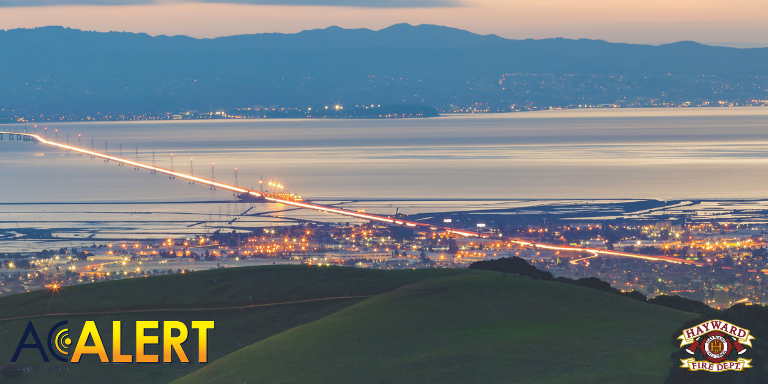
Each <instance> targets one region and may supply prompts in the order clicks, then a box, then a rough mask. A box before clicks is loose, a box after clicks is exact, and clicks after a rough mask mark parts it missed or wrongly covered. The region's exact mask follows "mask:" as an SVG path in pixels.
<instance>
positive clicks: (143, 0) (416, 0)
mask: <svg viewBox="0 0 768 384" xmlns="http://www.w3.org/2000/svg"><path fill="white" fill-rule="evenodd" d="M167 3H220V4H227V3H228V4H253V5H309V6H347V7H360V8H439V7H456V6H460V5H462V4H463V0H0V7H32V6H53V5H146V4H167Z"/></svg>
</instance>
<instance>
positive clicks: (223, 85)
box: [0, 24, 768, 116]
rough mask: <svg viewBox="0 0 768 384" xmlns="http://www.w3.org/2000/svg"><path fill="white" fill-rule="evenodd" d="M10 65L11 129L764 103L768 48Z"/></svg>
mask: <svg viewBox="0 0 768 384" xmlns="http://www.w3.org/2000/svg"><path fill="white" fill-rule="evenodd" d="M0 52H3V55H0V103H1V104H2V107H3V108H2V109H3V111H2V112H1V113H2V114H5V115H6V116H7V115H13V114H16V115H21V114H27V115H34V114H67V113H81V114H82V113H89V114H91V113H101V114H140V113H149V112H159V111H177V110H190V109H194V110H216V109H226V108H245V107H252V106H256V105H259V106H269V105H277V106H283V107H295V108H304V107H309V106H316V105H317V106H322V105H329V104H333V103H342V104H344V105H358V104H359V105H368V104H377V105H380V104H422V105H429V106H434V107H437V108H439V109H442V110H446V109H450V108H455V107H457V106H459V107H462V108H463V107H470V106H478V105H484V106H489V105H490V106H500V107H502V108H509V107H510V106H512V105H526V104H536V105H539V106H546V105H568V104H580V103H582V102H583V103H584V104H599V103H616V102H617V100H630V99H632V100H634V99H637V98H646V99H647V98H649V99H654V98H661V99H663V98H665V97H667V98H679V99H680V100H683V99H713V100H714V99H723V98H727V99H744V100H748V99H760V98H768V95H766V94H768V85H766V84H765V82H766V81H767V80H766V76H768V66H766V65H765V63H766V62H767V61H768V48H753V49H737V48H726V47H715V46H708V45H703V44H699V43H695V42H678V43H673V44H666V45H659V46H652V45H637V44H621V43H610V42H606V41H601V40H587V39H579V40H572V39H563V38H555V39H542V40H533V39H527V40H510V39H505V38H502V37H499V36H496V35H479V34H474V33H471V32H468V31H464V30H460V29H455V28H449V27H443V26H435V25H418V26H412V25H408V24H396V25H393V26H390V27H388V28H384V29H382V30H378V31H373V30H369V29H342V28H339V27H329V28H326V29H317V30H307V31H303V32H299V33H295V34H279V33H265V34H252V35H238V36H228V37H219V38H214V39H196V38H191V37H187V36H149V35H147V34H142V33H128V32H94V31H81V30H77V29H69V28H63V27H41V28H35V29H14V30H6V31H0ZM552 83H554V86H553V84H552Z"/></svg>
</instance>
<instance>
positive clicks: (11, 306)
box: [0, 266, 462, 384]
mask: <svg viewBox="0 0 768 384" xmlns="http://www.w3.org/2000/svg"><path fill="white" fill-rule="evenodd" d="M461 272H462V271H461V270H449V269H420V270H415V271H414V270H401V271H380V270H371V269H359V268H341V267H330V268H329V267H324V268H318V267H307V266H264V267H245V268H229V269H217V270H212V271H203V272H193V273H185V274H174V275H166V276H157V277H147V278H136V279H125V280H117V281H108V282H100V283H91V284H84V285H78V286H73V287H63V288H62V289H60V290H59V291H58V292H52V291H50V290H46V291H36V292H29V293H23V294H16V295H10V296H7V295H2V296H5V297H0V345H2V346H3V348H2V349H0V372H2V368H3V367H4V366H5V365H6V364H8V362H10V361H11V356H12V355H13V353H14V351H15V346H16V345H17V344H18V343H19V338H20V337H21V335H22V334H23V331H24V328H25V327H26V325H27V322H28V321H30V320H31V321H33V323H34V325H35V327H36V328H37V330H38V332H44V331H47V329H48V328H49V327H51V326H52V325H53V324H56V323H57V322H59V321H62V320H68V321H69V328H70V331H71V332H72V334H75V335H77V334H79V333H80V329H82V326H83V324H84V322H85V321H86V320H92V321H95V322H96V324H97V325H98V326H99V330H100V334H101V338H102V340H103V342H104V344H105V347H106V348H107V350H109V351H111V350H112V348H111V340H112V333H111V327H110V326H109V324H111V322H112V321H113V320H119V321H122V322H123V324H133V322H134V321H138V320H148V321H165V320H173V321H183V322H185V323H186V324H187V325H189V324H190V322H191V321H193V320H205V321H211V320H212V321H215V322H216V328H215V330H214V331H211V336H210V339H209V348H208V349H209V351H210V356H209V359H210V360H211V361H213V360H215V359H218V358H220V357H222V356H225V355H227V354H229V353H231V352H234V351H236V350H238V349H240V348H243V347H245V346H248V345H250V344H253V343H255V342H258V341H260V340H263V339H265V338H267V337H269V336H272V335H276V334H278V333H280V332H283V331H286V330H288V329H291V328H293V327H296V326H298V325H302V324H306V323H309V322H312V321H315V320H318V319H321V318H323V317H325V316H328V315H330V314H332V313H334V312H337V311H339V310H341V309H343V308H346V307H348V306H350V305H353V304H354V303H357V302H359V301H361V300H364V299H365V298H366V297H368V296H370V295H376V294H380V293H384V292H388V291H391V290H393V289H395V288H397V287H401V286H403V285H406V284H410V283H413V282H416V281H419V280H423V279H429V278H434V277H443V276H450V275H453V274H457V273H461ZM226 308H230V309H226ZM40 337H41V338H45V337H47V334H43V333H41V335H40ZM134 341H135V329H134V328H132V327H127V326H126V327H125V329H124V330H123V343H124V348H125V351H126V352H127V351H134V350H135V342H134ZM43 342H45V340H44V341H43ZM160 349H161V346H160V345H152V346H149V347H148V348H147V351H148V352H147V353H150V354H161V351H160ZM184 349H185V350H186V351H187V353H190V352H191V351H195V350H197V340H196V338H194V337H192V336H190V339H189V340H188V341H187V342H186V343H185V344H184ZM190 359H192V358H191V357H190ZM17 364H18V365H19V366H29V365H32V366H44V367H45V366H60V365H61V364H56V363H50V364H46V363H43V362H42V361H41V359H40V355H39V353H38V352H37V351H35V350H31V351H30V350H25V351H24V352H22V353H21V355H20V357H19V360H18V361H17ZM67 365H68V366H69V367H70V371H69V372H66V374H62V375H56V374H47V375H46V374H39V373H21V374H19V375H17V376H16V377H13V378H8V379H6V378H4V377H3V375H2V374H0V382H2V383H18V384H24V383H35V384H37V383H111V384H122V383H125V384H128V383H145V384H153V383H157V384H160V383H163V384H164V383H168V382H170V381H172V380H175V379H177V378H180V377H182V376H184V375H187V374H189V373H191V372H194V371H195V370H197V369H200V368H201V367H202V366H204V365H203V364H197V363H194V364H178V363H177V364H170V365H166V364H101V363H100V362H99V360H98V358H97V357H96V356H86V357H84V358H83V360H82V362H81V363H80V364H67Z"/></svg>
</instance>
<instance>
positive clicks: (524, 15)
mask: <svg viewBox="0 0 768 384" xmlns="http://www.w3.org/2000/svg"><path fill="white" fill-rule="evenodd" d="M403 22H405V23H410V24H414V25H417V24H437V25H445V26H449V27H455V28H461V29H465V30H469V31H472V32H476V33H480V34H491V33H492V34H496V35H499V36H502V37H506V38H513V39H523V38H537V39H538V38H549V37H566V38H590V39H603V40H607V41H612V42H626V43H644V44H661V43H669V42H675V41H681V40H693V41H698V42H702V43H709V44H716V45H729V46H740V47H753V46H768V1H766V0H727V1H724V0H675V1H670V0H642V1H641V0H578V1H576V0H526V1H522V0H282V1H277V0H197V1H193V0H0V29H13V28H32V27H39V26H47V25H61V26H65V27H71V28H77V29H84V30H96V31H130V32H144V33H148V34H150V35H188V36H193V37H201V38H202V37H217V36H228V35H237V34H250V33H265V32H266V33H271V32H281V33H294V32H299V31H302V30H306V29H315V28H326V27H328V26H333V25H336V26H340V27H343V28H370V29H381V28H384V27H387V26H389V25H392V24H396V23H403Z"/></svg>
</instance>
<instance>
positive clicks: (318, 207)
mask: <svg viewBox="0 0 768 384" xmlns="http://www.w3.org/2000/svg"><path fill="white" fill-rule="evenodd" d="M4 136H7V137H8V139H9V140H17V141H18V140H21V141H35V142H38V143H42V144H45V145H49V146H52V147H55V148H59V149H64V150H67V151H72V152H76V153H81V154H84V155H88V156H92V157H97V158H101V159H105V160H111V161H114V162H117V163H122V164H128V165H130V166H133V167H136V168H139V169H146V170H149V171H152V172H155V173H162V174H166V175H168V176H171V177H178V178H180V179H185V180H188V181H192V182H196V183H200V184H205V185H208V186H211V187H214V188H221V189H223V190H227V191H231V192H235V193H237V194H239V196H240V198H241V199H246V200H248V199H251V200H253V199H257V200H263V201H265V202H271V203H277V204H284V205H288V206H293V207H297V208H305V209H312V210H315V211H320V212H326V213H332V214H337V215H342V216H347V217H354V218H357V219H363V220H369V221H374V222H381V223H387V224H394V225H402V226H406V227H414V228H428V229H431V230H433V231H445V232H447V233H451V234H456V235H460V236H466V237H479V238H489V237H490V236H489V235H487V234H482V233H478V232H472V231H466V230H459V229H454V228H450V227H440V226H434V225H430V224H425V223H419V222H414V221H408V220H400V219H398V218H393V217H389V216H382V215H373V214H369V213H362V212H355V211H350V210H347V209H342V208H336V207H331V206H327V205H322V204H314V203H311V202H304V201H299V200H296V199H291V198H285V197H282V196H280V195H279V194H273V193H266V192H261V191H254V190H251V189H247V188H242V187H239V186H236V185H230V184H226V183H221V182H217V181H215V180H208V179H205V178H202V177H197V176H193V175H189V174H185V173H181V172H176V171H173V170H170V169H165V168H161V167H157V166H154V165H149V164H144V163H140V162H138V161H132V160H128V159H124V158H120V157H115V156H110V155H107V154H104V153H99V152H95V151H89V150H87V149H83V148H80V147H74V146H71V145H68V144H62V143H59V142H56V141H50V140H48V139H46V138H44V137H41V136H40V135H37V134H31V133H20V132H5V131H0V140H3V139H4ZM499 241H502V242H503V241H504V240H503V239H499ZM509 242H510V243H512V244H517V245H519V246H521V247H532V248H541V249H549V250H558V251H567V252H577V253H589V254H592V256H589V257H586V258H584V259H587V258H592V257H597V256H599V255H606V256H616V257H629V258H636V259H642V260H648V261H661V262H669V263H674V264H689V265H696V266H703V265H705V264H704V263H701V262H697V261H693V260H685V259H678V258H675V257H669V256H650V255H639V254H633V253H627V252H617V251H611V250H606V249H592V248H581V247H572V246H560V245H551V244H546V243H538V242H532V241H522V240H515V239H511V240H509ZM584 259H579V260H584Z"/></svg>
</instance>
